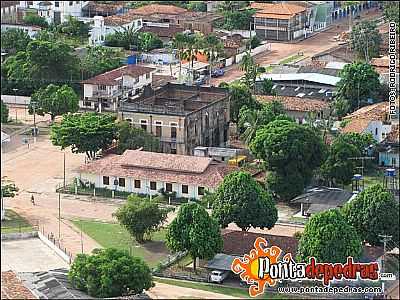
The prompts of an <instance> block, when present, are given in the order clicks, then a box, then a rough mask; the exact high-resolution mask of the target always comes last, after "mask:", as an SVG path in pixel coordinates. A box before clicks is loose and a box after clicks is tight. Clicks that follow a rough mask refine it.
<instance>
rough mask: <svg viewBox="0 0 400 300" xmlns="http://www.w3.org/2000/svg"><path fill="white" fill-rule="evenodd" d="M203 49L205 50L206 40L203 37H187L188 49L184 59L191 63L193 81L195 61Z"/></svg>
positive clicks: (197, 35)
mask: <svg viewBox="0 0 400 300" xmlns="http://www.w3.org/2000/svg"><path fill="white" fill-rule="evenodd" d="M202 49H204V38H203V37H202V36H201V35H199V34H195V35H193V34H191V35H186V49H185V51H184V52H183V58H184V59H186V60H188V61H189V66H190V68H191V70H190V73H191V76H192V79H193V66H194V61H195V60H196V59H197V54H198V53H200V52H201V50H202Z"/></svg>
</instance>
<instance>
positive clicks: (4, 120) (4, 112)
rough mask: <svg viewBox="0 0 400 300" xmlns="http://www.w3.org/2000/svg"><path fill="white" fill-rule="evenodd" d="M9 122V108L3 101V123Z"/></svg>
mask: <svg viewBox="0 0 400 300" xmlns="http://www.w3.org/2000/svg"><path fill="white" fill-rule="evenodd" d="M7 122H8V107H7V105H6V104H5V103H4V102H3V100H1V123H7Z"/></svg>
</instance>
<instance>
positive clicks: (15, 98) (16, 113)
mask: <svg viewBox="0 0 400 300" xmlns="http://www.w3.org/2000/svg"><path fill="white" fill-rule="evenodd" d="M13 91H14V101H15V121H18V111H17V91H18V89H17V88H14V89H13Z"/></svg>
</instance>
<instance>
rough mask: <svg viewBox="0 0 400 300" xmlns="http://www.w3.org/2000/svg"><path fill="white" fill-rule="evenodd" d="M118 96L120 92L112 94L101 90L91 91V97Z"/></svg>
mask: <svg viewBox="0 0 400 300" xmlns="http://www.w3.org/2000/svg"><path fill="white" fill-rule="evenodd" d="M120 95H122V91H120V90H118V91H113V92H112V93H109V92H107V91H102V90H97V91H93V97H115V96H120Z"/></svg>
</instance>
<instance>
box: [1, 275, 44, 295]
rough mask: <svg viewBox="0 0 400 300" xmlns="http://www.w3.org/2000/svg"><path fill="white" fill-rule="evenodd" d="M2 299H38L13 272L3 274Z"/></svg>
mask: <svg viewBox="0 0 400 300" xmlns="http://www.w3.org/2000/svg"><path fill="white" fill-rule="evenodd" d="M1 299H37V297H36V296H35V295H34V294H33V293H32V292H31V291H30V290H29V289H28V288H27V287H25V286H24V285H23V283H22V281H21V280H20V279H19V278H18V277H17V275H16V274H15V273H14V272H13V271H6V272H1Z"/></svg>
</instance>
